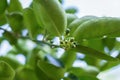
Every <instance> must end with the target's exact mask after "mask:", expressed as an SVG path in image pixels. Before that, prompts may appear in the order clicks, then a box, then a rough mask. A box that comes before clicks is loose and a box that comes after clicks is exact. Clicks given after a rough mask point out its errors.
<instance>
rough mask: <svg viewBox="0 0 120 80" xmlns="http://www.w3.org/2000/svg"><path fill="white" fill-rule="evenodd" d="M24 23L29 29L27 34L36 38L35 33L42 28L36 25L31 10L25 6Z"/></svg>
mask: <svg viewBox="0 0 120 80" xmlns="http://www.w3.org/2000/svg"><path fill="white" fill-rule="evenodd" d="M24 24H25V27H27V29H28V31H29V35H30V37H31V38H32V39H34V38H35V39H36V37H37V35H38V34H39V33H40V32H41V31H42V28H41V27H40V26H39V25H38V23H37V21H36V18H35V15H34V13H33V10H32V9H31V8H26V9H25V10H24Z"/></svg>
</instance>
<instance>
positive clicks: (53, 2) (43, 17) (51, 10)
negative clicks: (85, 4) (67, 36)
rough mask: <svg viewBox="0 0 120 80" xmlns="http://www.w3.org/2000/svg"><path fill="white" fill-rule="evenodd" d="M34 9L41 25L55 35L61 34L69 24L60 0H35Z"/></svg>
mask: <svg viewBox="0 0 120 80" xmlns="http://www.w3.org/2000/svg"><path fill="white" fill-rule="evenodd" d="M33 10H34V13H35V16H36V18H37V21H38V23H39V24H40V26H42V27H45V29H46V30H47V31H48V32H49V33H50V34H51V35H53V36H61V35H63V34H64V32H65V28H66V26H67V17H66V14H65V11H64V10H63V8H62V6H61V4H60V3H59V1H58V0H34V1H33Z"/></svg>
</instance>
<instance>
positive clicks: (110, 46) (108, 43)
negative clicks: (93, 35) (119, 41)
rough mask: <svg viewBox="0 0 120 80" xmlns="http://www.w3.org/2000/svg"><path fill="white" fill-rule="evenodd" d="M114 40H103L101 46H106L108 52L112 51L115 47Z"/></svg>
mask: <svg viewBox="0 0 120 80" xmlns="http://www.w3.org/2000/svg"><path fill="white" fill-rule="evenodd" d="M115 43H116V39H115V38H104V39H103V44H104V46H106V47H107V48H108V49H109V50H112V49H113V48H114V46H115Z"/></svg>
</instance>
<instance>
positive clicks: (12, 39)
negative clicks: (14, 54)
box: [3, 31, 17, 45]
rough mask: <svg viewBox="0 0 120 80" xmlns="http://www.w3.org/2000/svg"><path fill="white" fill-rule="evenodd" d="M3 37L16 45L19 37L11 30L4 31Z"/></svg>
mask: <svg viewBox="0 0 120 80" xmlns="http://www.w3.org/2000/svg"><path fill="white" fill-rule="evenodd" d="M3 37H4V38H5V39H6V40H8V41H9V42H10V44H12V45H14V44H16V43H17V38H16V37H15V35H13V34H12V33H11V32H7V31H5V32H4V33H3Z"/></svg>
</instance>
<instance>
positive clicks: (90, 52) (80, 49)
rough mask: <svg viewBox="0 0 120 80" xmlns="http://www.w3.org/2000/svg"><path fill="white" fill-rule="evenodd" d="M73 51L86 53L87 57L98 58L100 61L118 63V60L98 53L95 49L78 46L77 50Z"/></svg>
mask: <svg viewBox="0 0 120 80" xmlns="http://www.w3.org/2000/svg"><path fill="white" fill-rule="evenodd" d="M73 50H75V51H76V52H81V53H84V54H86V55H90V56H92V57H96V58H99V59H104V60H108V61H118V60H119V59H118V58H113V57H111V56H109V55H107V54H105V53H103V52H100V51H97V50H95V49H93V48H89V47H86V46H82V45H78V46H77V47H76V48H74V49H73Z"/></svg>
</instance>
